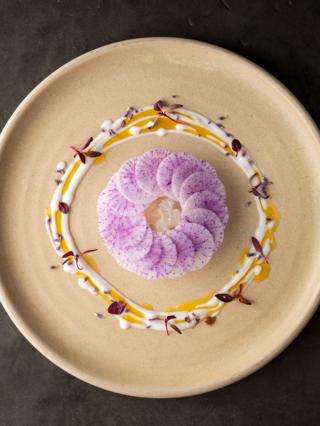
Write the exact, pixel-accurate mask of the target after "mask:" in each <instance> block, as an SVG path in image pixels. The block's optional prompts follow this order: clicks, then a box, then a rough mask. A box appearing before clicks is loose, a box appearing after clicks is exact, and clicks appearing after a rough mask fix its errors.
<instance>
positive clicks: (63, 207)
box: [58, 201, 70, 214]
mask: <svg viewBox="0 0 320 426" xmlns="http://www.w3.org/2000/svg"><path fill="white" fill-rule="evenodd" d="M58 209H59V210H60V211H61V213H64V214H67V213H69V211H70V207H69V205H68V204H67V203H65V202H63V201H59V204H58Z"/></svg>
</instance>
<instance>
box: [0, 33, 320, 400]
mask: <svg viewBox="0 0 320 426" xmlns="http://www.w3.org/2000/svg"><path fill="white" fill-rule="evenodd" d="M157 41H172V42H174V41H176V42H180V43H186V44H191V45H199V46H200V47H201V46H202V47H206V48H209V49H212V50H214V51H220V52H222V53H224V54H225V55H227V56H229V57H233V58H235V59H236V60H237V61H241V62H243V63H246V64H247V65H248V66H249V67H251V68H253V69H255V70H256V71H258V73H259V74H260V75H261V77H263V78H264V79H265V80H266V81H267V82H268V83H269V84H271V85H272V86H273V88H274V89H277V91H278V92H279V93H280V94H282V95H283V96H285V97H286V98H287V100H288V101H290V103H291V106H292V107H293V108H294V109H295V110H296V111H297V113H299V115H300V116H301V118H302V119H303V120H304V124H305V126H306V127H307V128H308V130H309V131H310V132H311V134H312V135H313V136H314V138H313V140H312V141H310V142H309V143H314V144H317V145H318V144H319V140H320V134H319V130H318V128H317V126H316V124H315V122H314V120H313V119H312V117H311V116H310V114H309V113H308V111H307V110H306V108H305V107H304V106H303V105H302V104H301V102H300V101H299V100H298V99H297V98H296V97H295V96H294V95H293V93H292V92H290V91H289V89H288V88H287V87H286V86H285V85H284V84H283V83H281V82H280V81H279V80H278V79H276V78H275V77H274V76H273V75H272V74H270V73H269V72H268V71H266V70H265V69H263V68H262V67H260V66H259V65H257V64H255V63H254V62H252V61H250V60H249V59H247V58H245V57H243V56H241V55H239V54H238V53H235V52H233V51H231V50H228V49H225V48H223V47H220V46H217V45H214V44H211V43H207V42H203V41H199V40H193V39H189V38H180V37H141V38H134V39H128V40H122V41H118V42H115V43H110V44H107V45H103V46H101V47H98V48H96V49H94V50H91V51H89V52H86V53H84V54H82V55H80V56H78V57H76V58H74V59H72V60H70V61H68V62H67V63H65V64H64V65H62V66H61V67H59V68H58V69H57V70H55V71H53V72H52V73H51V74H49V75H48V76H47V77H46V78H45V79H43V80H42V81H41V82H40V83H39V84H37V85H36V86H35V87H34V88H33V89H32V90H31V92H29V94H28V95H27V96H26V97H25V98H24V99H23V100H22V101H21V102H20V104H19V105H18V106H17V108H16V109H15V111H14V112H13V113H12V114H11V116H10V118H9V120H8V121H7V123H6V124H5V126H4V127H3V129H2V131H1V134H0V156H1V155H2V151H3V148H4V145H5V141H6V139H8V137H9V136H10V132H11V130H12V129H13V128H14V125H15V122H16V121H17V120H19V118H20V116H21V115H22V114H23V113H24V111H25V110H26V108H27V107H28V105H29V104H30V102H32V100H33V99H34V98H35V97H36V96H38V94H40V93H41V91H42V90H43V89H45V88H46V87H47V86H48V85H50V83H51V82H52V81H54V80H55V79H57V78H59V76H60V75H63V74H64V73H65V72H67V71H68V70H72V69H73V67H76V66H77V65H79V64H81V63H82V62H86V61H87V60H88V59H90V58H91V57H95V56H99V55H101V54H105V52H108V51H110V50H113V49H116V48H118V47H122V46H125V45H129V44H137V43H145V42H157ZM316 140H318V142H316ZM0 302H1V303H2V305H3V307H4V309H5V311H6V313H7V314H8V316H9V318H10V319H11V320H12V322H13V323H14V324H15V326H16V327H17V328H18V330H19V331H20V332H21V333H22V335H23V336H24V337H25V338H26V339H27V340H28V341H29V342H30V343H31V345H32V346H34V347H35V348H36V349H37V350H38V351H39V352H40V353H41V354H42V355H43V356H45V357H46V358H47V359H48V360H49V361H51V362H52V363H53V364H55V365H56V366H58V367H59V368H61V369H62V370H64V371H66V372H67V373H69V374H71V375H73V376H75V377H76V378H77V379H80V380H82V381H85V382H86V383H89V384H91V385H94V386H96V387H98V388H101V389H104V390H109V391H112V392H116V393H120V394H123V395H128V396H136V397H144V398H176V397H186V396H193V395H199V394H203V393H206V392H210V391H213V390H216V389H219V388H222V387H225V386H228V385H230V384H232V383H234V382H236V381H239V380H241V379H243V378H245V377H247V376H248V375H250V374H252V373H254V372H256V371H257V370H259V369H260V368H262V367H263V366H265V365H266V364H267V363H269V362H270V361H271V360H272V359H274V358H275V357H276V356H277V355H279V354H280V353H281V352H282V351H283V350H284V349H286V348H287V347H288V345H289V344H290V343H291V342H292V341H293V340H294V339H295V338H296V337H297V335H298V334H299V333H300V332H301V331H302V329H303V328H304V327H305V326H306V324H307V323H308V322H309V320H310V319H311V317H312V316H313V314H314V313H315V311H316V309H317V307H318V305H319V302H320V285H319V288H318V290H317V292H315V293H314V297H313V298H312V299H310V301H309V304H308V305H306V308H305V310H304V312H303V315H302V316H301V318H300V320H299V323H297V324H296V326H295V328H294V329H293V330H291V332H290V333H289V334H287V335H286V336H285V337H284V339H282V340H281V341H279V342H278V343H277V345H275V347H274V348H273V350H272V351H271V352H270V353H268V354H266V355H265V356H264V357H263V359H261V360H259V361H258V362H256V363H255V364H250V365H249V366H247V367H246V368H243V370H241V371H240V372H238V373H237V374H235V375H233V376H231V377H229V378H227V379H224V380H220V382H218V383H217V382H216V383H211V382H210V380H208V383H207V384H206V385H201V386H193V387H192V388H191V387H190V388H188V389H184V390H178V391H177V390H174V391H171V390H170V389H166V390H163V389H161V388H159V389H153V390H150V389H148V390H145V389H143V390H142V391H139V388H138V389H137V388H136V387H133V386H132V385H125V386H121V385H120V384H119V383H118V384H117V383H116V382H114V381H108V380H106V379H103V380H99V379H97V378H96V377H94V376H91V375H90V374H88V373H86V372H85V371H83V370H81V369H78V368H76V367H74V366H73V365H72V363H70V362H69V361H67V360H66V359H65V358H63V357H62V356H60V355H59V354H58V353H56V351H55V349H54V348H52V347H51V346H50V345H47V344H45V343H44V342H43V341H42V339H41V337H39V336H38V335H37V333H36V332H34V331H33V330H32V328H31V327H29V326H28V325H27V323H26V322H25V321H24V319H23V318H22V316H21V315H20V313H19V311H18V310H16V308H15V306H14V303H13V302H12V301H11V300H10V297H9V296H8V295H7V292H6V286H5V284H4V280H2V276H1V271H0Z"/></svg>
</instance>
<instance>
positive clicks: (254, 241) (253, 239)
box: [251, 237, 269, 263]
mask: <svg viewBox="0 0 320 426" xmlns="http://www.w3.org/2000/svg"><path fill="white" fill-rule="evenodd" d="M251 242H252V245H253V247H254V249H255V251H256V252H257V253H259V255H260V256H261V257H262V258H263V259H264V261H265V262H266V263H269V261H268V259H267V258H266V256H265V255H264V253H263V247H262V245H261V243H260V242H259V241H258V240H257V238H256V237H251Z"/></svg>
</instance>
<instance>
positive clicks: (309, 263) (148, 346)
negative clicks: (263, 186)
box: [0, 38, 320, 397]
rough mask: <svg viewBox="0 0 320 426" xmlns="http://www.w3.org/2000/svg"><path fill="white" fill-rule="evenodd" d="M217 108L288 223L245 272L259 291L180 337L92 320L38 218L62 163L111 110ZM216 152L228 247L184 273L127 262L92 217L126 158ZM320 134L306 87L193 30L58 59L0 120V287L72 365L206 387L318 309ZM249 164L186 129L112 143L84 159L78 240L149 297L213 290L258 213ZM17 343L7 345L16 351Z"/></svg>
mask: <svg viewBox="0 0 320 426" xmlns="http://www.w3.org/2000/svg"><path fill="white" fill-rule="evenodd" d="M171 95H179V98H178V100H179V102H181V103H183V104H184V105H185V106H186V107H187V108H190V109H193V110H196V111H199V112H202V113H204V114H206V115H207V116H209V117H212V118H213V119H215V118H216V117H218V116H219V115H226V114H227V115H228V116H229V118H228V119H227V120H226V122H225V123H226V125H227V128H228V130H230V131H231V132H232V133H234V134H235V135H237V137H238V138H239V139H240V140H241V141H242V142H243V143H244V144H245V145H246V146H247V147H248V149H249V151H250V152H251V153H252V155H253V158H254V159H255V160H256V161H257V163H258V165H259V166H260V167H261V168H262V171H263V172H264V173H265V174H266V175H267V176H269V177H270V178H271V179H272V180H273V181H274V186H273V188H272V192H273V200H274V203H275V204H276V205H277V207H278V209H279V211H280V214H281V218H282V219H281V222H280V227H279V230H278V232H277V241H278V247H277V249H276V250H275V251H274V252H273V253H272V255H271V264H272V272H271V275H270V277H269V278H268V279H267V280H266V281H264V282H261V283H255V284H253V285H251V286H250V287H249V288H248V290H247V293H246V294H247V296H248V297H250V298H251V299H252V300H253V302H254V304H253V305H252V306H245V305H241V304H240V303H233V304H230V305H228V306H227V307H226V309H224V310H223V312H222V314H221V315H220V316H219V318H218V321H217V322H216V324H215V325H214V326H212V327H210V326H207V325H205V324H201V325H199V326H198V327H197V328H196V329H194V330H189V331H187V332H185V333H184V334H183V335H182V336H180V335H178V334H175V333H173V334H171V335H170V337H167V336H166V335H165V333H161V332H153V331H150V332H148V331H142V330H136V329H131V330H128V331H122V330H121V329H120V328H119V325H118V321H116V319H115V318H111V317H107V318H105V319H103V320H99V319H97V318H95V317H94V315H93V312H95V311H101V310H103V309H104V308H103V306H102V302H101V300H100V299H98V298H97V297H94V296H91V295H89V294H88V293H86V292H85V291H83V290H81V289H80V288H79V287H78V286H77V284H76V281H75V279H74V277H73V276H70V275H67V274H65V273H64V272H62V270H61V268H59V269H56V270H51V269H50V265H52V264H57V263H59V260H58V258H57V257H56V255H55V253H54V252H53V250H52V248H51V246H50V244H49V240H48V238H47V235H46V232H45V228H44V209H45V207H47V206H48V203H49V200H50V197H51V195H52V193H53V190H54V184H53V178H54V170H55V165H56V163H57V162H58V161H59V160H63V159H65V160H69V161H70V160H71V155H72V153H71V151H70V149H69V148H68V146H69V145H70V142H72V143H73V144H75V145H80V144H81V143H82V142H83V141H84V140H85V139H86V138H87V137H88V136H90V135H95V134H96V133H98V131H99V125H100V123H101V122H102V121H104V120H105V119H106V118H110V117H111V118H117V117H119V116H120V115H121V114H122V113H123V112H124V110H125V109H126V107H127V106H129V105H133V106H144V105H148V104H150V103H153V102H154V101H156V100H158V99H159V98H164V99H166V100H168V101H170V100H172V98H171ZM159 144H160V145H161V146H166V147H170V149H172V150H186V151H190V152H192V153H194V154H196V155H197V156H199V157H201V158H208V159H209V160H210V161H211V162H212V164H214V165H215V167H216V168H217V170H218V173H219V175H220V177H221V179H222V180H223V181H224V182H225V185H226V188H227V193H228V204H229V209H230V223H229V225H228V228H227V231H226V236H225V242H224V244H223V247H222V249H221V251H220V252H219V254H218V255H216V257H215V258H214V260H213V261H212V262H211V263H210V264H209V266H208V267H206V268H205V269H204V270H202V271H200V272H197V273H192V274H189V275H187V276H186V278H184V279H181V280H177V281H165V280H163V281H158V282H147V281H144V280H141V279H139V278H137V277H136V276H135V275H133V274H131V273H129V272H125V271H123V270H121V269H120V267H118V266H117V264H116V263H115V261H114V260H113V259H112V258H111V257H110V256H109V255H108V254H107V252H106V250H105V249H104V246H103V244H102V242H101V240H100V237H99V235H98V232H97V217H96V212H95V203H96V200H97V196H98V194H99V192H100V191H101V189H102V188H103V187H104V185H105V184H106V182H107V180H108V179H109V177H110V176H111V175H112V174H113V173H114V172H115V171H116V170H117V169H118V167H119V165H120V164H121V163H122V162H123V161H124V160H125V159H127V158H128V157H130V156H132V155H136V154H137V153H142V152H144V151H145V150H147V149H149V148H151V147H153V146H157V145H159ZM319 163H320V145H319V143H318V134H317V131H316V129H315V127H314V125H313V123H312V122H311V120H310V118H309V117H308V116H307V114H306V113H305V111H304V110H303V108H302V107H301V106H300V105H299V104H298V102H297V101H296V100H295V99H294V98H293V97H292V95H291V94H290V93H288V92H287V90H286V89H285V88H283V87H282V86H281V85H280V84H279V83H278V82H277V81H275V80H274V79H273V78H272V77H270V76H269V75H268V74H266V73H265V72H264V71H262V70H261V69H259V68H257V67H256V66H255V65H253V64H252V63H250V62H247V61H246V60H244V59H242V58H240V57H238V56H236V55H234V54H232V53H230V52H227V51H225V50H222V49H220V48H217V47H214V46H210V45H207V44H203V43H198V42H194V41H187V40H180V39H169V38H154V39H140V40H133V41H127V42H121V43H117V44H113V45H110V46H106V47H103V48H101V49H97V50H95V51H93V52H91V53H88V54H86V55H84V56H81V57H80V58H78V59H76V60H74V61H72V62H70V63H69V64H67V65H65V66H64V67H62V68H61V69H59V70H58V71H56V72H55V73H54V74H52V75H51V76H50V77H48V78H47V79H46V80H45V81H44V82H43V83H41V84H40V85H39V86H38V87H37V88H36V89H35V90H34V91H33V92H32V93H31V94H30V95H29V96H28V97H27V98H26V99H25V101H24V102H23V103H22V104H21V105H20V106H19V107H18V109H17V110H16V112H15V113H14V114H13V116H12V118H11V119H10V120H9V122H8V124H7V126H6V127H5V129H4V131H3V133H2V143H1V157H0V179H1V191H0V205H1V211H0V241H1V247H2V250H1V259H0V270H1V282H2V285H1V300H2V303H3V305H4V307H5V309H6V310H7V312H8V314H9V315H10V317H11V318H12V320H13V321H14V322H15V324H16V325H17V327H18V328H19V329H20V330H21V332H22V333H23V334H24V335H25V336H26V337H27V338H28V339H29V340H30V342H31V343H32V344H33V345H34V346H35V347H36V348H37V349H38V350H39V351H40V352H41V353H42V354H44V355H45V356H46V357H48V358H49V359H50V360H51V361H52V362H54V363H56V364H57V365H58V366H60V367H61V368H63V369H65V370H66V371H68V372H69V373H71V374H73V375H75V376H77V377H79V378H81V379H83V380H85V381H87V382H89V383H92V384H94V385H96V386H100V387H102V388H104V389H108V390H112V391H115V392H120V393H124V394H129V395H138V396H147V397H176V396H184V395H192V394H197V393H201V392H206V391H209V390H212V389H216V388H218V387H221V386H224V385H226V384H229V383H231V382H234V381H236V380H238V379H240V378H242V377H244V376H246V375H247V374H249V373H251V372H253V371H255V370H256V369H257V368H259V367H261V366H262V365H264V364H265V363H266V362H268V361H269V360H270V359H271V358H273V357H274V356H275V355H276V354H278V353H279V352H280V351H281V350H282V349H283V348H284V347H285V346H286V345H287V344H288V343H289V342H290V341H291V340H292V339H293V338H294V337H295V336H296V334H297V333H298V332H299V330H301V328H302V326H303V325H304V324H305V323H306V321H307V320H308V319H309V318H310V315H311V314H312V313H313V311H314V309H315V307H316V306H317V303H318V299H319V289H320V283H319V276H320V264H319V257H320V227H319V220H318V217H319V211H320V200H319V193H320V174H319ZM248 200H249V194H248V183H247V181H246V179H245V178H244V176H243V175H242V174H241V171H240V170H239V169H238V168H236V167H235V166H234V165H232V162H230V161H228V160H227V159H226V158H224V157H223V156H222V155H221V154H219V153H218V152H217V150H215V148H214V147H211V146H209V145H206V144H202V143H194V141H193V140H192V139H191V138H187V137H182V136H177V135H176V136H167V137H165V138H162V139H160V138H157V137H155V138H154V137H153V138H151V137H148V138H146V139H138V140H137V142H136V143H135V142H129V143H126V144H123V145H120V146H118V147H115V148H114V149H113V150H111V151H110V154H109V156H107V158H106V161H105V162H104V163H102V164H101V165H99V166H97V167H93V168H91V169H90V171H89V173H88V175H87V176H86V178H85V180H84V181H83V182H82V184H81V185H80V187H79V190H78V192H77V196H76V201H75V204H74V205H73V214H72V216H71V227H72V230H73V232H74V234H75V239H76V241H77V243H78V245H79V247H82V248H94V247H97V248H99V251H98V252H97V253H96V254H95V259H96V261H97V263H98V264H99V268H100V271H101V273H102V274H103V275H104V276H106V277H107V278H109V279H110V280H111V281H112V282H113V283H115V285H116V286H118V287H119V289H121V290H123V291H125V292H126V293H127V294H128V295H129V296H133V297H135V298H136V299H137V300H138V301H140V302H148V303H152V304H154V305H155V307H159V308H163V307H165V306H168V305H174V304H176V303H178V302H181V301H184V300H187V299H190V298H193V297H196V296H201V295H205V294H207V293H208V291H209V290H212V289H219V288H220V287H221V286H222V284H223V283H224V282H225V281H226V280H227V279H228V277H229V276H230V273H231V272H232V271H234V270H235V269H236V267H237V263H238V258H239V253H240V251H241V249H242V248H243V247H245V246H246V245H247V244H248V241H249V238H250V236H251V235H252V233H253V230H254V229H255V227H256V224H257V214H256V212H255V208H254V207H253V206H251V207H247V206H246V202H247V201H248ZM12 356H14V354H12Z"/></svg>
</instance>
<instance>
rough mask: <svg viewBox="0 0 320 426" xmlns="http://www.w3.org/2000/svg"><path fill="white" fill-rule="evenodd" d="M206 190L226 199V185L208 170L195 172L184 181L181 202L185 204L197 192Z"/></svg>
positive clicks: (180, 196)
mask: <svg viewBox="0 0 320 426" xmlns="http://www.w3.org/2000/svg"><path fill="white" fill-rule="evenodd" d="M206 190H209V191H211V192H214V193H215V194H218V195H219V196H221V198H223V199H224V200H225V198H226V192H225V189H224V186H223V184H222V182H221V181H220V180H219V179H218V178H217V177H214V176H213V175H212V174H210V173H208V172H195V173H193V174H192V175H190V176H189V177H187V179H185V181H184V182H183V184H182V186H181V189H180V194H179V201H180V203H181V204H184V203H185V202H186V201H187V199H188V198H189V197H190V196H191V195H193V194H194V193H195V192H201V191H206Z"/></svg>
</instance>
